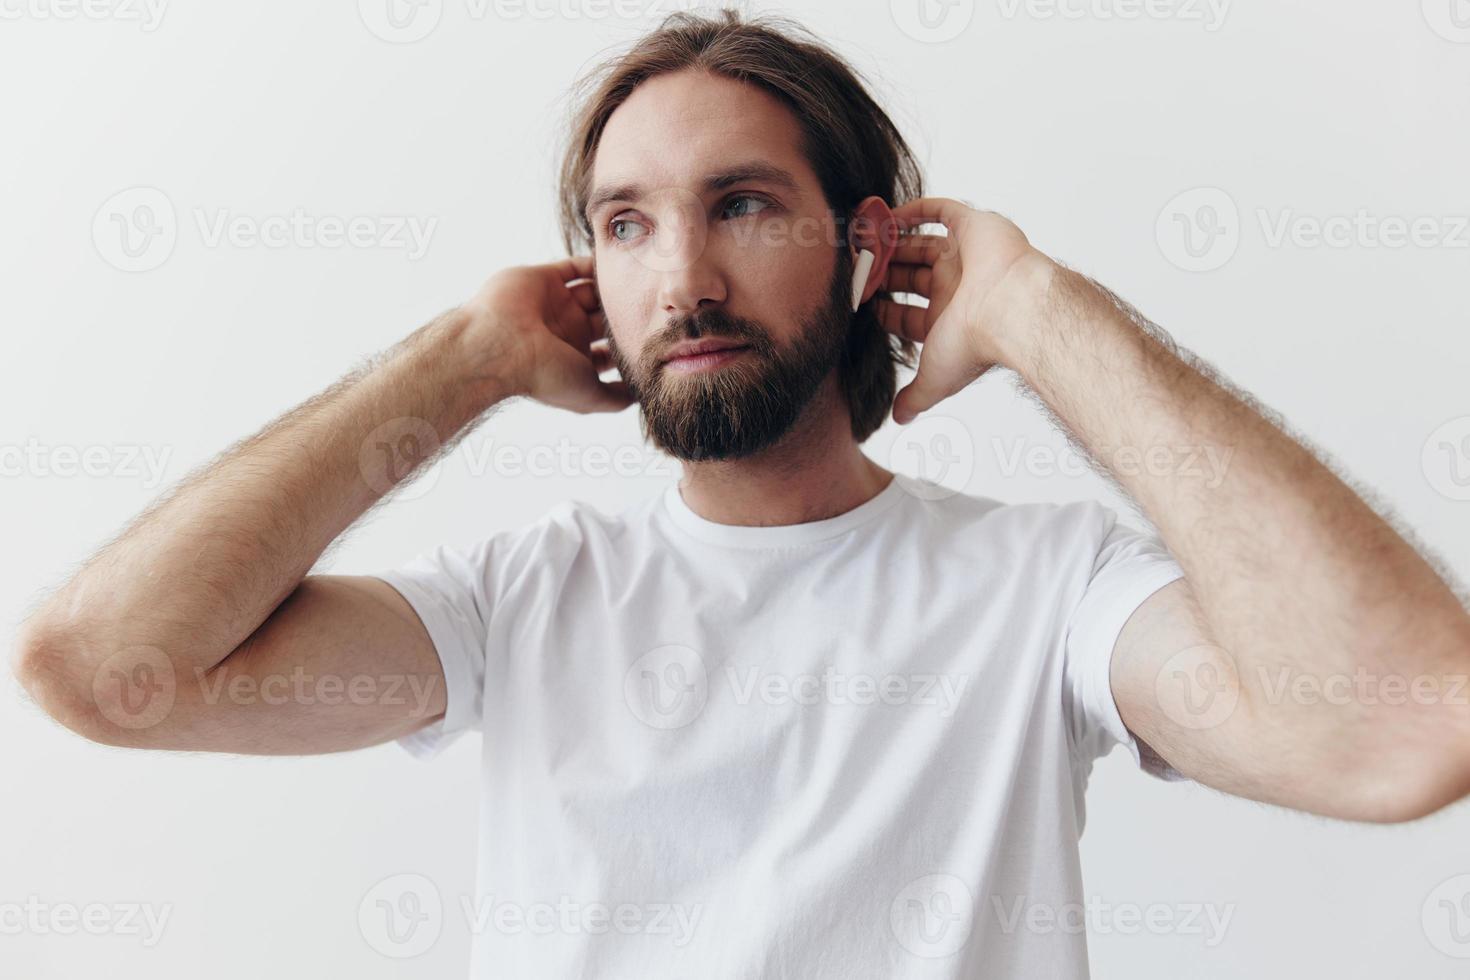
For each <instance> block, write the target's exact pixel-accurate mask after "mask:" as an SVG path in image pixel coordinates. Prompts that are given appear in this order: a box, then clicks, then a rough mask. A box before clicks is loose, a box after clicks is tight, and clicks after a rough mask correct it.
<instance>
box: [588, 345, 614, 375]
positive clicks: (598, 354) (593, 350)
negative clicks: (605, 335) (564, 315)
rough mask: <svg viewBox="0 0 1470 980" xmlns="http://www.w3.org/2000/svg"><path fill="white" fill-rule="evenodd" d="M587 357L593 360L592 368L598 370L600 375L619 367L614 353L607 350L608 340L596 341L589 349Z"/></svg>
mask: <svg viewBox="0 0 1470 980" xmlns="http://www.w3.org/2000/svg"><path fill="white" fill-rule="evenodd" d="M587 356H588V357H589V358H591V360H592V366H593V367H594V368H596V369H597V373H598V374H601V373H603V372H604V371H611V370H612V369H613V368H615V367H617V364H616V363H614V361H613V356H612V352H611V351H610V350H608V348H607V341H606V340H594V341H593V342H592V346H591V347H588V348H587Z"/></svg>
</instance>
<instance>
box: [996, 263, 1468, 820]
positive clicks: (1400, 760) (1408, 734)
mask: <svg viewBox="0 0 1470 980" xmlns="http://www.w3.org/2000/svg"><path fill="white" fill-rule="evenodd" d="M1014 275H1015V277H1016V279H1015V281H1016V283H1017V284H1018V286H1017V288H1016V291H1015V293H1014V294H1013V295H1014V297H1015V298H1016V301H1017V305H1016V307H1015V308H1014V312H1015V318H1014V319H1013V320H1011V321H1010V322H1012V323H1013V324H1014V329H1012V330H1009V331H1007V332H1006V333H1005V334H1003V336H1004V337H1005V338H1006V339H1005V340H1004V341H1003V343H1004V345H1005V350H1006V354H1005V355H1004V356H1005V358H1006V360H1005V363H1007V364H1008V366H1011V367H1013V368H1014V369H1015V370H1016V371H1017V372H1018V373H1019V374H1020V375H1021V377H1022V378H1023V379H1024V380H1025V381H1026V383H1027V384H1028V385H1029V386H1030V387H1031V389H1032V390H1033V391H1034V392H1035V393H1036V394H1037V395H1038V396H1039V397H1040V398H1041V399H1042V401H1044V402H1045V404H1046V406H1047V407H1048V408H1049V409H1050V410H1051V411H1052V412H1053V413H1054V415H1055V416H1056V417H1057V419H1058V420H1059V421H1060V422H1061V423H1062V424H1063V426H1065V428H1066V430H1067V431H1068V432H1069V434H1070V435H1071V437H1072V438H1073V439H1075V440H1076V441H1077V442H1078V443H1080V444H1081V445H1082V447H1084V448H1085V449H1086V451H1087V452H1088V453H1089V455H1090V456H1091V458H1092V459H1093V460H1094V462H1095V464H1096V465H1097V466H1098V467H1099V468H1101V469H1102V470H1103V471H1104V472H1105V473H1106V474H1107V475H1108V476H1109V477H1110V478H1112V479H1113V480H1114V481H1115V482H1116V483H1117V484H1118V485H1119V486H1120V487H1121V488H1122V489H1123V490H1124V491H1125V492H1126V493H1127V494H1128V495H1129V496H1130V497H1131V498H1132V499H1133V500H1134V501H1136V502H1137V503H1138V505H1139V506H1140V507H1141V509H1142V510H1143V512H1144V513H1145V514H1146V515H1147V516H1148V517H1149V519H1150V520H1151V521H1152V522H1153V523H1154V525H1155V526H1156V527H1157V528H1158V531H1159V534H1160V536H1161V538H1162V539H1163V541H1164V543H1165V544H1166V545H1167V546H1168V548H1169V550H1170V552H1171V553H1172V554H1173V555H1174V556H1175V557H1176V559H1177V560H1178V562H1179V564H1180V566H1181V567H1182V568H1183V569H1184V571H1185V576H1186V577H1185V579H1184V580H1183V581H1180V582H1176V583H1174V584H1172V585H1170V586H1167V587H1165V588H1164V589H1161V590H1160V591H1159V592H1158V593H1156V594H1155V595H1154V596H1152V597H1150V599H1149V600H1147V601H1146V602H1145V603H1144V604H1143V605H1142V606H1141V607H1140V608H1139V610H1138V611H1137V612H1136V613H1135V614H1134V616H1133V617H1132V618H1131V619H1130V621H1129V623H1128V624H1127V626H1126V627H1125V629H1124V631H1123V633H1122V634H1121V636H1120V637H1119V640H1118V643H1117V646H1116V649H1115V651H1114V658H1113V667H1112V680H1113V692H1114V696H1115V699H1116V700H1117V702H1118V706H1119V710H1120V713H1121V714H1122V716H1123V720H1124V722H1125V723H1126V724H1127V725H1128V727H1129V729H1130V730H1131V731H1133V732H1134V733H1135V734H1136V735H1138V736H1139V737H1140V738H1141V739H1142V740H1143V741H1144V742H1145V743H1147V744H1148V745H1149V746H1151V747H1152V748H1153V749H1154V750H1155V751H1156V752H1158V754H1160V755H1161V756H1162V757H1163V758H1165V759H1166V760H1168V761H1169V762H1170V763H1171V764H1172V765H1173V766H1174V767H1175V768H1176V769H1178V770H1179V771H1181V772H1183V773H1184V774H1185V775H1187V776H1190V777H1192V778H1194V779H1196V780H1197V781H1199V782H1202V783H1205V784H1207V785H1211V786H1214V787H1216V788H1219V789H1222V790H1225V791H1228V792H1231V793H1234V794H1236V795H1240V796H1246V797H1249V798H1252V799H1257V800H1263V801H1266V802H1270V803H1276V804H1280V805H1283V806H1288V807H1292V808H1295V809H1301V810H1306V811H1310V812H1314V813H1319V814H1324V815H1328V816H1336V817H1341V818H1346V819H1360V820H1371V821H1393V820H1402V819H1412V818H1414V817H1417V816H1422V815H1424V814H1426V813H1429V812H1432V811H1433V810H1435V809H1438V808H1439V807H1442V806H1444V805H1445V804H1447V803H1449V802H1452V801H1454V800H1456V799H1459V798H1460V797H1461V796H1463V795H1464V794H1465V793H1466V792H1470V707H1467V703H1470V702H1467V700H1466V698H1467V696H1470V692H1467V691H1466V690H1465V679H1466V677H1467V675H1470V617H1467V615H1466V612H1465V609H1464V607H1463V606H1462V604H1461V602H1460V601H1459V599H1458V598H1457V596H1456V595H1455V594H1454V592H1453V590H1452V589H1451V588H1450V587H1449V586H1448V585H1447V584H1446V583H1445V582H1444V581H1443V580H1442V579H1441V577H1440V576H1439V574H1437V573H1436V571H1435V569H1434V568H1433V567H1432V566H1431V565H1430V564H1429V563H1428V562H1427V561H1426V560H1425V559H1424V558H1423V557H1422V556H1421V555H1420V554H1419V553H1418V551H1417V550H1416V549H1415V548H1414V547H1412V546H1411V545H1410V544H1409V543H1408V542H1407V541H1405V540H1404V538H1403V537H1402V536H1401V535H1400V534H1399V533H1397V532H1396V531H1395V530H1394V529H1393V528H1392V527H1391V526H1390V525H1389V524H1388V523H1387V522H1386V521H1385V520H1384V519H1383V518H1382V517H1380V516H1379V515H1378V514H1377V513H1375V511H1374V510H1373V509H1372V508H1371V507H1370V506H1369V505H1368V504H1367V503H1365V502H1364V501H1363V500H1362V499H1361V498H1360V497H1359V496H1358V494H1356V493H1355V492H1354V491H1353V490H1352V489H1351V488H1350V487H1349V486H1348V485H1347V484H1345V483H1344V482H1343V481H1342V480H1341V479H1340V478H1339V477H1338V476H1337V475H1335V474H1334V473H1333V472H1332V471H1331V470H1330V469H1329V468H1328V467H1327V466H1326V465H1324V464H1323V463H1322V462H1321V461H1319V460H1318V459H1317V458H1316V456H1315V455H1314V454H1313V453H1312V452H1310V451H1309V450H1308V449H1307V448H1305V447H1304V446H1302V445H1301V444H1300V443H1299V442H1297V441H1296V440H1295V439H1293V438H1292V437H1291V436H1290V435H1288V434H1287V433H1286V432H1285V431H1283V428H1282V427H1281V426H1279V425H1278V424H1277V423H1276V422H1275V421H1273V420H1272V419H1271V418H1269V417H1268V413H1266V412H1265V411H1264V410H1262V409H1260V408H1259V407H1258V406H1257V405H1256V404H1255V403H1254V402H1253V400H1251V399H1250V398H1248V397H1247V396H1244V395H1242V394H1240V393H1238V392H1236V391H1234V390H1232V389H1230V388H1229V387H1228V386H1227V385H1226V384H1224V383H1223V382H1221V381H1219V380H1218V379H1217V378H1216V377H1215V376H1214V372H1212V371H1210V370H1208V369H1207V368H1205V367H1204V366H1203V365H1202V364H1201V363H1200V362H1199V361H1198V360H1197V359H1195V358H1193V357H1192V356H1191V355H1188V354H1187V353H1184V352H1181V351H1179V350H1178V348H1177V347H1176V346H1175V345H1174V344H1173V343H1172V342H1171V341H1170V340H1169V339H1168V337H1167V336H1166V335H1164V334H1163V333H1162V332H1161V331H1159V330H1158V329H1157V328H1155V327H1153V326H1152V325H1151V324H1148V323H1147V321H1144V320H1143V318H1142V317H1141V316H1139V315H1138V314H1137V312H1136V311H1134V310H1133V309H1132V308H1131V307H1128V306H1127V305H1126V304H1124V303H1123V302H1122V301H1121V300H1119V299H1117V297H1116V296H1114V295H1113V294H1112V293H1110V292H1109V291H1107V290H1106V289H1104V288H1102V287H1100V286H1098V285H1096V284H1095V283H1093V282H1091V281H1090V280H1088V279H1086V278H1085V277H1083V276H1081V275H1078V274H1077V273H1075V272H1072V271H1070V270H1067V269H1064V268H1061V267H1058V266H1057V265H1055V264H1054V263H1051V262H1049V261H1046V260H1044V259H1040V258H1033V257H1027V258H1026V259H1023V260H1022V263H1021V264H1020V265H1018V267H1017V268H1016V269H1015V271H1014Z"/></svg>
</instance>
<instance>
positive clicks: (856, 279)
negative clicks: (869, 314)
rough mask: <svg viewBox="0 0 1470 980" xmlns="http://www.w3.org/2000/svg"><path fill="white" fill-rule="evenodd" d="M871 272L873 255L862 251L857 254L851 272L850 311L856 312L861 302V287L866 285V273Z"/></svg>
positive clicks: (865, 250)
mask: <svg viewBox="0 0 1470 980" xmlns="http://www.w3.org/2000/svg"><path fill="white" fill-rule="evenodd" d="M872 270H873V253H872V252H870V251H868V250H867V249H863V250H862V251H861V252H859V253H858V257H857V265H856V267H855V268H854V269H853V270H852V311H853V312H854V313H856V312H857V308H858V306H860V305H861V304H862V301H863V287H864V286H866V285H867V284H868V273H869V272H871V271H872Z"/></svg>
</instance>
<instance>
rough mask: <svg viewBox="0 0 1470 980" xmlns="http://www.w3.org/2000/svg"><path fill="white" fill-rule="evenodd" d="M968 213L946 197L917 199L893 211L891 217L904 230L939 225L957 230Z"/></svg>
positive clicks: (962, 206)
mask: <svg viewBox="0 0 1470 980" xmlns="http://www.w3.org/2000/svg"><path fill="white" fill-rule="evenodd" d="M969 213H970V209H969V208H968V207H967V206H966V205H964V204H963V203H961V202H960V201H956V200H954V199H953V198H948V197H919V198H915V199H914V200H912V201H909V202H908V203H906V204H901V205H899V206H898V207H896V208H894V209H893V217H894V218H895V219H896V220H897V221H898V224H899V226H900V227H902V228H904V229H910V228H914V227H917V226H918V225H927V224H941V225H944V226H945V227H946V228H949V229H952V230H957V229H958V228H959V227H960V226H961V225H963V224H964V222H965V219H966V218H967V216H968V215H969Z"/></svg>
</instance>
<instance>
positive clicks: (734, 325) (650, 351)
mask: <svg viewBox="0 0 1470 980" xmlns="http://www.w3.org/2000/svg"><path fill="white" fill-rule="evenodd" d="M715 337H717V338H719V339H721V340H730V341H736V342H739V343H742V344H746V345H749V347H750V348H751V349H752V350H753V351H754V352H755V353H757V354H767V353H770V351H771V348H772V344H771V338H770V336H769V335H768V334H767V333H766V331H765V330H763V329H762V328H761V327H760V326H758V325H757V324H755V323H752V322H751V321H749V320H746V319H744V318H743V317H738V316H734V315H732V314H730V313H728V312H727V311H725V310H721V309H708V310H700V311H699V312H697V313H686V314H683V315H681V316H673V317H670V318H669V322H668V326H666V327H665V328H664V329H663V330H661V331H660V332H659V334H658V336H657V337H655V338H654V339H653V340H652V341H651V342H650V343H648V344H646V345H645V347H644V351H645V360H646V361H647V363H648V364H650V365H653V366H656V365H657V363H658V360H659V358H660V357H661V356H662V354H663V352H664V351H666V350H668V349H669V348H670V347H672V346H673V345H675V344H677V343H678V342H679V341H681V340H700V339H704V338H715Z"/></svg>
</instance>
